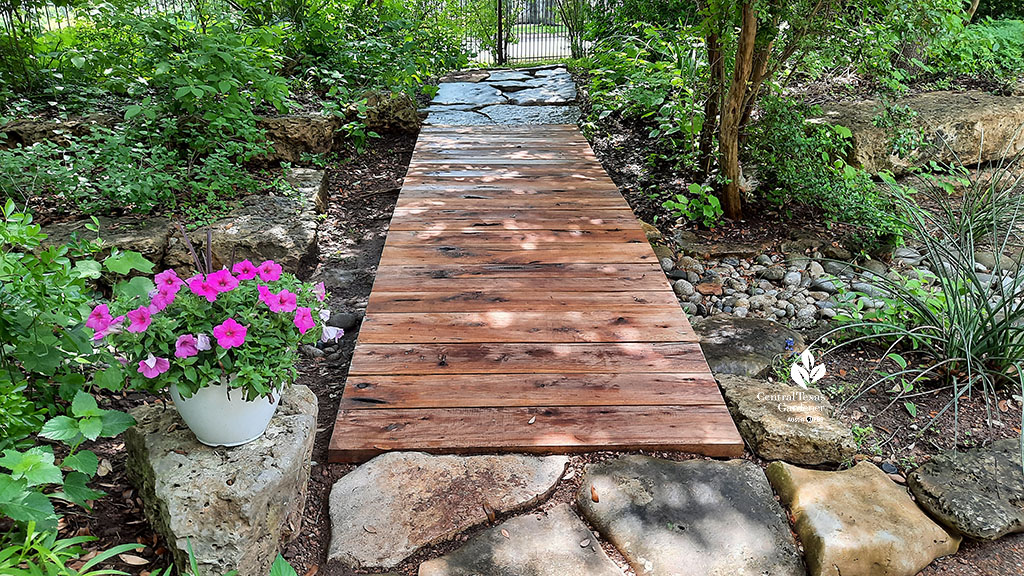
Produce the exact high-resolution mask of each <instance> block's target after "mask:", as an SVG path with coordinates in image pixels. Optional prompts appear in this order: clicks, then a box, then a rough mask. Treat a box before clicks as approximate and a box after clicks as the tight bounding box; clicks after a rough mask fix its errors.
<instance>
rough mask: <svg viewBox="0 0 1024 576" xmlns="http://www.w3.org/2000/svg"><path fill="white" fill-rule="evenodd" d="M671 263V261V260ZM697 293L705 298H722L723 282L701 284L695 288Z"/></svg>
mask: <svg viewBox="0 0 1024 576" xmlns="http://www.w3.org/2000/svg"><path fill="white" fill-rule="evenodd" d="M670 262H671V260H670ZM694 289H695V290H696V291H697V292H700V293H701V294H703V295H705V296H721V295H722V283H721V282H701V283H699V284H697V285H696V286H694Z"/></svg>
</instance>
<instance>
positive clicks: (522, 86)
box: [487, 80, 533, 94]
mask: <svg viewBox="0 0 1024 576" xmlns="http://www.w3.org/2000/svg"><path fill="white" fill-rule="evenodd" d="M487 84H488V85H490V86H494V87H495V88H497V89H498V90H501V91H502V92H505V93H506V94H508V93H512V92H519V91H520V90H528V89H530V88H533V86H532V85H530V84H527V83H526V82H523V81H522V80H502V81H500V82H488V83H487Z"/></svg>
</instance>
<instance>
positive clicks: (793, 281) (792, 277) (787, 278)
mask: <svg viewBox="0 0 1024 576" xmlns="http://www.w3.org/2000/svg"><path fill="white" fill-rule="evenodd" d="M799 283H800V273H799V272H795V271H793V272H786V274H785V275H784V276H783V277H782V284H783V285H785V286H796V285H797V284H799Z"/></svg>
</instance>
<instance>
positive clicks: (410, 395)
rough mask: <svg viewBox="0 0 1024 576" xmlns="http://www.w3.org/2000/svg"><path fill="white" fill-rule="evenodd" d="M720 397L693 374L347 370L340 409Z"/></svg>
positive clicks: (681, 402)
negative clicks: (416, 373)
mask: <svg viewBox="0 0 1024 576" xmlns="http://www.w3.org/2000/svg"><path fill="white" fill-rule="evenodd" d="M721 401H722V393H721V392H719V390H718V384H716V383H715V379H714V378H713V377H712V376H711V375H710V374H707V373H700V372H698V373H695V374H489V375H487V376H483V377H482V376H480V375H479V374H462V375H455V374H444V375H422V376H361V375H355V376H350V377H349V379H348V381H347V382H346V383H345V394H344V396H343V397H342V401H341V408H342V409H343V410H360V409H382V408H405V409H408V408H480V407H488V408H494V407H514V406H701V405H714V404H718V403H720V402H721Z"/></svg>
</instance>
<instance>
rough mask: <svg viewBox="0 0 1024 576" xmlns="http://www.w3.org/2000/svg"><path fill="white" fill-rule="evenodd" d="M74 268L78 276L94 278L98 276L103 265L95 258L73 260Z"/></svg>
mask: <svg viewBox="0 0 1024 576" xmlns="http://www.w3.org/2000/svg"><path fill="white" fill-rule="evenodd" d="M74 270H75V272H76V273H77V274H78V277H79V278H89V279H91V280H95V279H97V278H99V277H100V273H101V272H102V270H103V267H102V265H100V263H99V262H97V261H95V260H79V261H78V262H75V268H74Z"/></svg>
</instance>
